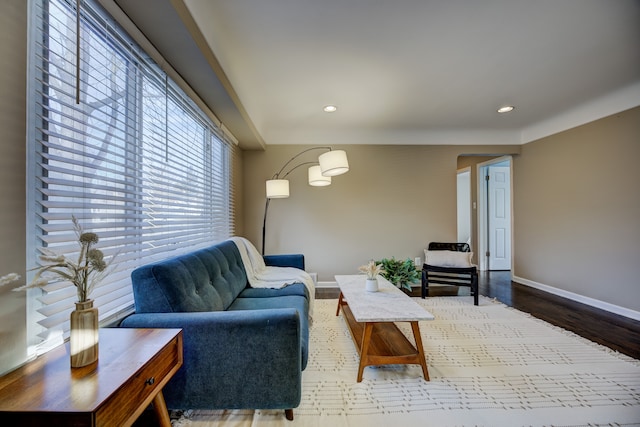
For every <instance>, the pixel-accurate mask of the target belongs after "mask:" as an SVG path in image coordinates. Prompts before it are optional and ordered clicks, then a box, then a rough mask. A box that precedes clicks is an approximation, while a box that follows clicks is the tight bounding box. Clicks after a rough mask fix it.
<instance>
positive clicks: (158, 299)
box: [131, 241, 247, 313]
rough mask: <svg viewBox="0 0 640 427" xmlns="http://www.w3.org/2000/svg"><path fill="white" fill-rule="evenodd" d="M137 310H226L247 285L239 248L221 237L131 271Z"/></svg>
mask: <svg viewBox="0 0 640 427" xmlns="http://www.w3.org/2000/svg"><path fill="white" fill-rule="evenodd" d="M131 282H132V285H133V296H134V300H135V307H136V313H175V312H191V311H219V310H226V309H227V308H228V307H229V305H230V304H231V303H232V302H233V300H234V299H235V298H236V297H237V296H238V294H239V293H240V292H242V290H243V289H244V288H245V287H246V286H247V274H246V272H245V269H244V264H243V263H242V259H241V258H240V252H239V251H238V248H237V246H236V245H235V243H233V242H232V241H224V242H222V243H219V244H217V245H214V246H211V247H209V248H204V249H199V250H197V251H194V252H190V253H188V254H184V255H180V256H177V257H174V258H170V259H167V260H164V261H159V262H156V263H153V264H148V265H145V266H142V267H139V268H137V269H135V270H134V271H133V272H132V273H131Z"/></svg>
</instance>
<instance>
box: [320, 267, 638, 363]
mask: <svg viewBox="0 0 640 427" xmlns="http://www.w3.org/2000/svg"><path fill="white" fill-rule="evenodd" d="M478 287H479V289H480V295H484V296H486V297H489V298H496V299H497V300H498V301H500V302H502V303H503V304H506V305H508V306H511V307H513V308H516V309H518V310H520V311H524V312H526V313H530V314H531V315H532V316H535V317H537V318H539V319H542V320H544V321H546V322H549V323H551V324H553V325H556V326H559V327H561V328H563V329H566V330H569V331H572V332H574V333H575V334H577V335H580V336H582V337H584V338H587V339H589V340H591V341H593V342H596V343H598V344H602V345H604V346H607V347H609V348H611V349H613V350H616V351H618V352H620V353H623V354H626V355H628V356H631V357H633V358H635V359H640V321H637V320H633V319H630V318H628V317H624V316H619V315H616V314H612V313H610V312H608V311H604V310H600V309H597V308H594V307H592V306H589V305H585V304H582V303H579V302H576V301H573V300H570V299H566V298H563V297H559V296H557V295H553V294H550V293H548V292H544V291H541V290H538V289H535V288H531V287H529V286H525V285H522V284H520V283H516V282H512V281H511V272H509V271H491V272H480V274H479V277H478ZM467 290H468V288H463V290H462V292H467ZM457 291H458V288H457V287H455V286H441V287H433V288H432V289H431V290H430V296H441V295H457ZM338 294H339V291H338V289H337V288H331V289H327V288H319V289H316V297H317V298H338ZM411 295H412V296H420V288H419V287H416V288H414V291H413V292H412V293H411Z"/></svg>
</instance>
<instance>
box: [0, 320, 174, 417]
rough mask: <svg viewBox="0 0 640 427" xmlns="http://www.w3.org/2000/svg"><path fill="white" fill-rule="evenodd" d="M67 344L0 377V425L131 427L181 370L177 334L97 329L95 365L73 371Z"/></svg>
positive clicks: (162, 409)
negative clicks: (96, 358) (98, 338)
mask: <svg viewBox="0 0 640 427" xmlns="http://www.w3.org/2000/svg"><path fill="white" fill-rule="evenodd" d="M69 357H70V356H69V343H66V344H65V345H64V346H62V345H61V346H60V347H57V348H55V349H53V350H51V351H49V352H47V353H45V354H43V355H42V356H40V357H38V358H37V359H35V360H34V361H32V362H29V363H27V364H26V365H24V366H22V367H20V368H18V369H16V370H15V371H12V372H10V373H8V374H7V375H5V376H3V377H0V419H2V421H3V424H6V425H16V426H18V425H19V426H43V425H46V426H129V425H131V424H133V422H134V421H135V420H136V419H137V418H138V417H139V416H140V414H141V413H142V412H143V411H144V410H145V409H146V408H147V407H148V406H149V404H151V403H153V408H154V411H155V413H156V415H157V416H158V418H159V421H160V425H162V426H170V425H171V422H170V420H169V413H168V412H167V406H166V404H165V402H164V397H163V395H162V388H163V387H164V385H165V384H166V383H167V382H168V381H169V379H170V378H171V377H172V376H173V374H175V372H176V371H177V370H178V369H179V368H180V366H181V365H182V330H181V329H126V328H103V329H100V343H99V358H98V361H97V362H96V363H93V364H91V365H88V366H85V367H82V368H73V369H72V368H71V367H70V359H69Z"/></svg>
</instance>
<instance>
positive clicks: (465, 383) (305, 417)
mask: <svg viewBox="0 0 640 427" xmlns="http://www.w3.org/2000/svg"><path fill="white" fill-rule="evenodd" d="M415 300H416V301H417V302H418V303H419V304H421V305H423V306H424V307H425V308H426V309H427V310H429V311H430V312H431V313H432V314H433V315H434V316H435V318H436V320H434V321H430V322H420V329H421V335H422V340H423V343H424V349H425V353H426V355H427V363H428V366H429V374H430V377H431V381H425V380H424V379H423V378H422V373H421V370H420V367H419V366H418V365H408V366H398V365H391V366H385V367H366V368H365V369H364V376H363V380H362V382H361V383H357V382H356V375H357V368H358V355H357V351H356V349H355V346H354V344H353V341H352V339H351V336H350V334H349V331H348V329H347V326H346V324H345V321H344V319H343V318H342V314H341V315H340V316H339V317H336V315H335V312H336V307H337V300H317V301H316V306H315V314H314V322H313V326H312V328H311V330H310V347H311V348H310V355H309V363H308V366H307V369H306V370H305V371H304V374H303V395H302V402H301V404H300V406H299V407H298V408H296V409H295V410H294V417H295V418H294V420H293V421H287V420H286V419H285V418H284V414H283V411H270V410H269V411H268V410H258V411H248V410H245V411H239V410H236V411H203V410H197V411H185V412H184V413H181V412H175V413H173V414H172V418H173V419H172V423H173V425H174V426H198V427H200V426H202V427H204V426H223V427H245V426H269V427H271V426H273V427H287V426H289V427H297V426H305V427H320V426H322V427H342V426H345V427H347V426H348V427H356V426H357V427H360V426H362V427H373V426H402V427H410V426H439V427H441V426H509V427H512V426H567V427H568V426H640V361H638V360H635V359H632V358H630V357H627V356H624V355H621V354H619V353H616V352H614V351H612V350H609V349H607V348H606V347H603V346H600V345H597V344H594V343H592V342H590V341H588V340H585V339H583V338H581V337H579V336H577V335H575V334H573V333H570V332H567V331H565V330H563V329H560V328H557V327H554V326H552V325H550V324H548V323H546V322H543V321H541V320H538V319H536V318H534V317H532V316H530V315H528V314H526V313H522V312H520V311H518V310H515V309H512V308H509V307H507V306H505V305H503V304H501V303H499V302H494V301H492V300H490V299H488V298H482V297H481V300H480V306H478V307H476V306H474V305H473V301H472V298H471V297H436V298H427V299H425V300H422V299H420V298H415ZM403 328H404V326H403ZM405 332H406V333H407V336H411V333H410V329H409V328H408V327H407V328H405Z"/></svg>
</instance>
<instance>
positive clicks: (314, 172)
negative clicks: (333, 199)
mask: <svg viewBox="0 0 640 427" xmlns="http://www.w3.org/2000/svg"><path fill="white" fill-rule="evenodd" d="M309 185H312V186H314V187H324V186H326V185H331V177H330V176H323V175H322V171H321V170H320V166H318V165H315V166H311V167H310V168H309Z"/></svg>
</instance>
